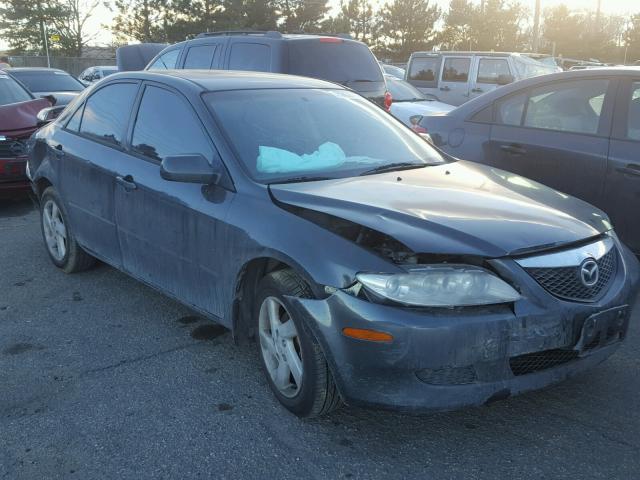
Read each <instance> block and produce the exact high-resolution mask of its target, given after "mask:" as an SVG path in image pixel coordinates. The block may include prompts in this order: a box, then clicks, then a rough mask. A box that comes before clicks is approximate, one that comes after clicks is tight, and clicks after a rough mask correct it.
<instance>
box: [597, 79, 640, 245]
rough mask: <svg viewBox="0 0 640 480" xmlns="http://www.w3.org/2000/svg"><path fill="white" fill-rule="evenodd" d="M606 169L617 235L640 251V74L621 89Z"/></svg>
mask: <svg viewBox="0 0 640 480" xmlns="http://www.w3.org/2000/svg"><path fill="white" fill-rule="evenodd" d="M616 117H617V118H616V119H615V125H614V132H613V136H612V138H611V149H610V151H609V168H608V170H607V182H606V193H605V195H604V198H605V201H606V207H605V209H606V211H607V213H608V214H609V216H610V217H611V220H612V222H613V225H614V227H615V229H616V231H617V232H618V235H619V236H620V238H621V239H622V241H623V242H625V243H626V244H627V245H628V246H629V248H631V250H633V251H634V252H635V253H636V254H640V222H638V211H639V210H640V77H638V78H634V79H629V80H628V81H626V82H625V84H624V85H623V86H622V87H621V89H620V94H619V95H618V103H617V108H616Z"/></svg>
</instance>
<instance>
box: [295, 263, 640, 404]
mask: <svg viewBox="0 0 640 480" xmlns="http://www.w3.org/2000/svg"><path fill="white" fill-rule="evenodd" d="M502 267H504V269H506V270H509V269H514V270H515V269H517V268H518V267H517V266H515V265H513V264H510V263H509V262H506V263H505V264H504V265H503V266H502ZM524 283H525V284H524V285H522V287H523V290H524V291H525V292H527V293H525V295H523V299H522V300H520V301H518V302H516V303H515V304H514V305H511V306H509V305H500V306H491V307H474V308H458V309H407V308H398V307H394V306H387V305H380V304H375V303H370V302H368V301H366V300H363V299H360V298H355V297H353V296H351V295H349V294H348V293H345V292H343V291H338V292H336V293H335V294H333V295H331V296H330V297H328V298H326V299H324V300H311V299H301V298H291V299H290V300H291V301H292V303H293V306H294V309H296V310H297V311H298V313H299V314H300V315H301V316H302V317H303V318H305V319H306V322H307V324H308V325H309V327H310V328H311V330H312V331H313V333H314V334H315V337H316V338H317V340H318V341H319V343H320V344H321V346H322V348H323V350H324V352H325V353H326V357H327V360H328V362H329V364H330V367H331V370H332V372H333V374H334V377H335V380H336V383H337V385H338V388H339V390H340V392H341V394H342V396H343V398H344V400H345V401H346V402H347V403H348V404H359V405H372V406H378V407H386V408H394V409H403V410H451V409H456V408H460V407H464V406H471V405H481V404H485V403H488V402H491V401H493V400H497V399H501V398H506V397H508V396H510V395H515V394H519V393H523V392H526V391H529V390H534V389H538V388H541V387H544V386H546V385H549V384H552V383H556V382H559V381H562V380H564V379H566V378H568V377H571V376H573V375H575V374H577V373H579V372H581V371H583V370H586V369H588V368H590V367H592V366H594V365H597V364H598V363H600V362H602V361H604V360H605V359H606V358H607V357H609V356H610V355H611V354H613V353H614V352H615V351H616V349H617V348H618V347H619V345H620V343H621V342H622V340H623V339H624V338H625V337H626V334H627V330H628V326H629V319H630V316H631V311H632V309H633V303H634V302H635V296H636V292H637V288H638V267H637V262H636V260H635V259H634V258H631V257H629V258H628V262H627V263H626V265H625V268H624V269H621V272H620V275H619V278H618V279H616V281H615V282H614V283H613V285H612V287H611V289H610V291H609V292H608V293H607V294H606V295H605V297H604V298H602V299H601V300H600V301H599V302H597V303H591V304H584V303H583V304H581V303H575V302H567V301H562V300H559V299H557V298H555V297H553V296H551V295H550V294H548V293H547V292H546V291H544V290H542V288H541V287H539V286H537V284H535V282H532V283H531V282H528V281H525V282H524ZM345 327H351V328H362V329H373V330H378V331H382V332H386V333H390V334H391V335H393V341H392V342H390V343H375V342H370V341H363V340H356V339H353V338H349V337H346V336H344V335H343V334H342V329H343V328H345Z"/></svg>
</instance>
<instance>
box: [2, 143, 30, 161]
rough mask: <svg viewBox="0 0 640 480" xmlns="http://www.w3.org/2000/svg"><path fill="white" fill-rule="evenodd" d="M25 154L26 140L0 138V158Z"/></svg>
mask: <svg viewBox="0 0 640 480" xmlns="http://www.w3.org/2000/svg"><path fill="white" fill-rule="evenodd" d="M26 154H27V142H26V140H21V139H6V140H0V158H18V157H24V156H25V155H26Z"/></svg>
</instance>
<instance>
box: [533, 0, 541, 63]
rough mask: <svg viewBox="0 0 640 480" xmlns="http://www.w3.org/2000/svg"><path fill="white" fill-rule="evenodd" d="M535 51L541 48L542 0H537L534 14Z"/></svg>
mask: <svg viewBox="0 0 640 480" xmlns="http://www.w3.org/2000/svg"><path fill="white" fill-rule="evenodd" d="M532 47H533V53H538V50H539V48H540V0H536V9H535V11H534V14H533V45H532Z"/></svg>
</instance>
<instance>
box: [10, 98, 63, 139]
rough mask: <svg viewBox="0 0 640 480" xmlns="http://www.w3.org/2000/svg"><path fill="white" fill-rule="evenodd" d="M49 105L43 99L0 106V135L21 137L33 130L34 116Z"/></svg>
mask: <svg viewBox="0 0 640 480" xmlns="http://www.w3.org/2000/svg"><path fill="white" fill-rule="evenodd" d="M50 106H51V104H50V103H49V101H48V100H46V99H44V98H37V99H35V100H28V101H26V102H20V103H11V104H9V105H2V106H0V135H22V134H25V133H28V132H29V131H31V130H35V128H36V127H37V125H38V120H37V118H36V115H38V112H39V111H40V110H42V109H43V108H47V107H50Z"/></svg>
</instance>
